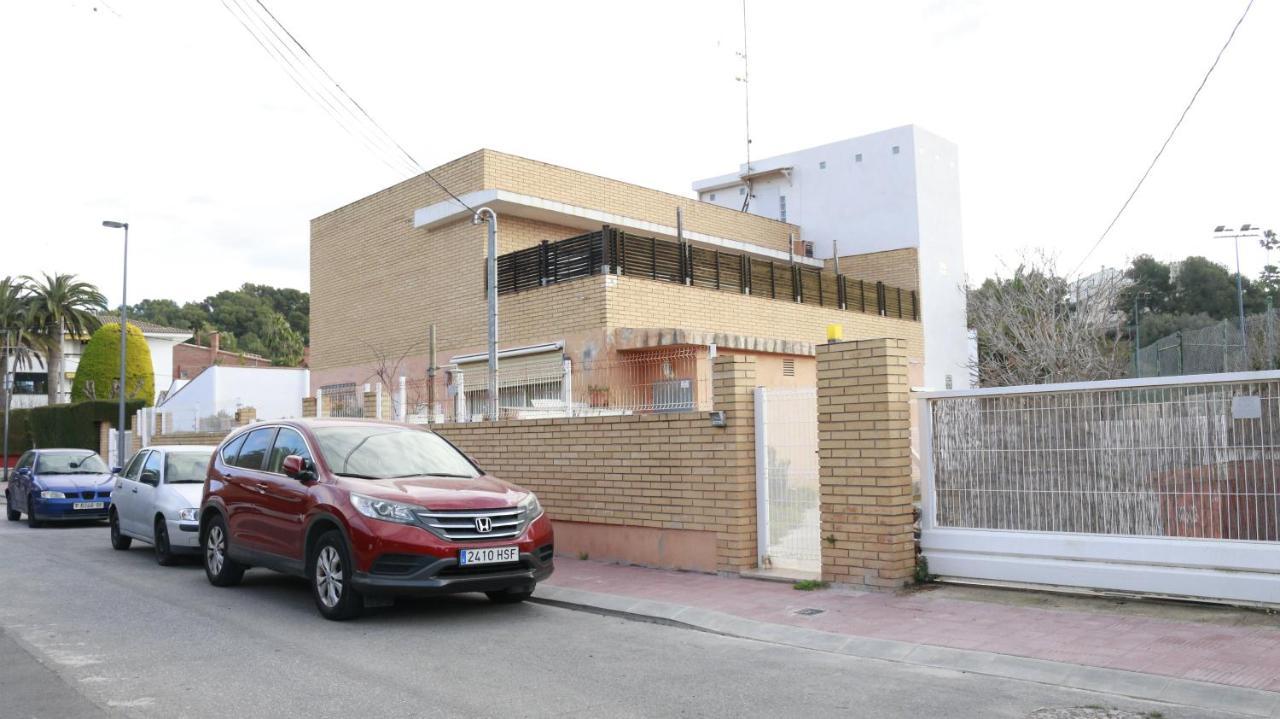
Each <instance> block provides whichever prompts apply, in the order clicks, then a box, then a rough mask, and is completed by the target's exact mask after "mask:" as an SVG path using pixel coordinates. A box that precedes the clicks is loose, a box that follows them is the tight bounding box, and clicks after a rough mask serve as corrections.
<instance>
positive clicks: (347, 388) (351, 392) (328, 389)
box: [320, 382, 364, 417]
mask: <svg viewBox="0 0 1280 719" xmlns="http://www.w3.org/2000/svg"><path fill="white" fill-rule="evenodd" d="M320 397H321V401H322V402H323V403H324V409H323V412H324V415H325V416H326V417H363V416H364V394H363V393H362V392H361V390H360V387H359V386H357V385H356V383H354V382H345V383H343V384H329V385H324V386H322V387H321V388H320Z"/></svg>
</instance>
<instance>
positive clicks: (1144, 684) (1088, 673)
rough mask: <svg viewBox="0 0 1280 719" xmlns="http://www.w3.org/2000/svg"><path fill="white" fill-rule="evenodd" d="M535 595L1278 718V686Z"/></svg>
mask: <svg viewBox="0 0 1280 719" xmlns="http://www.w3.org/2000/svg"><path fill="white" fill-rule="evenodd" d="M530 601H533V602H537V603H540V604H546V605H550V606H559V607H563V608H567V609H575V610H585V611H590V612H595V613H599V614H607V615H613V616H621V617H624V618H628V619H635V620H639V621H648V622H655V623H659V624H667V625H670V626H676V627H682V628H688V629H696V630H699V631H705V632H710V633H713V634H720V635H723V636H728V637H736V638H739V639H752V640H756V641H761V642H769V643H771V644H781V645H785V646H790V647H797V648H800V649H810V650H814V651H820V652H830V653H834V654H845V655H848V656H854V657H860V658H863V659H874V660H880V661H887V662H897V663H901V664H912V665H916V666H922V667H931V668H935V669H948V670H951V671H957V672H965V673H969V674H981V675H985V676H992V677H1001V678H1004V679H1016V680H1020V681H1027V682H1035V683H1037V684H1047V685H1052V686H1058V687H1067V688H1071V689H1082V690H1085V691H1093V692H1102V693H1105V694H1115V695H1118V696H1123V697H1127V698H1130V699H1142V700H1145V701H1154V702H1163V703H1166V704H1176V705H1183V706H1187V707H1190V708H1201V709H1213V710H1217V711H1226V712H1235V713H1237V714H1242V715H1245V716H1250V717H1265V718H1266V719H1280V693H1274V692H1267V691H1262V690H1259V689H1247V688H1243V687H1233V686H1227V685H1225V684H1212V683H1209V682H1198V681H1193V680H1190V679H1177V678H1174V677H1164V676H1159V675H1155V674H1143V673H1140V672H1131V671H1126V670H1123V669H1106V668H1102V667H1088V666H1083V665H1079V664H1068V663H1066V662H1057V661H1049V660H1045V659H1028V658H1026V657H1016V656H1012V655H1009V654H995V653H991V652H981V651H975V650H970V649H951V648H948V647H936V646H928V645H924V644H912V643H910V642H900V641H896V640H892V639H872V638H868V637H857V636H850V635H846V634H836V633H833V632H824V631H819V630H816V629H806V628H804V627H792V626H787V625H783V624H772V623H769V622H761V621H756V620H754V619H744V618H742V617H736V616H733V615H732V614H726V613H724V612H717V611H712V610H709V609H699V608H697V607H690V606H685V605H682V604H671V603H667V602H655V601H651V600H647V599H635V598H633V597H623V596H618V595H615V594H601V593H598V592H588V591H585V590H581V589H572V588H569V587H557V586H552V585H548V584H542V585H539V586H538V592H537V594H535V595H534V596H533V597H532V598H531V599H530Z"/></svg>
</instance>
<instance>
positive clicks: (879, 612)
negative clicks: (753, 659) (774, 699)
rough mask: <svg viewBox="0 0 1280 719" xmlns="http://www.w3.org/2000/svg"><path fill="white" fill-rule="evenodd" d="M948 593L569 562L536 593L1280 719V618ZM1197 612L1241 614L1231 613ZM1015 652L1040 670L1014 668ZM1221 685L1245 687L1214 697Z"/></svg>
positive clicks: (817, 644) (724, 628) (730, 630)
mask: <svg viewBox="0 0 1280 719" xmlns="http://www.w3.org/2000/svg"><path fill="white" fill-rule="evenodd" d="M544 590H545V591H544ZM949 593H951V594H955V593H960V594H962V593H963V590H956V591H955V592H950V591H948V590H942V591H932V592H931V591H927V590H926V591H913V592H904V593H900V594H891V593H879V592H870V593H864V592H856V591H851V590H845V589H826V590H818V591H810V592H803V591H797V590H795V589H793V588H792V587H791V585H790V584H786V583H780V582H768V581H761V580H753V579H740V578H733V577H721V576H715V575H708V574H697V573H689V572H676V571H664V570H656V569H645V568H640V567H628V566H621V565H614V564H606V563H603V562H592V561H581V560H576V559H571V558H559V559H558V561H557V563H556V573H555V574H554V575H553V576H552V578H551V579H550V580H549V581H548V582H546V583H545V585H544V587H541V588H539V592H538V595H537V596H539V597H540V598H541V599H543V600H549V601H553V602H562V603H568V604H582V605H586V606H589V607H593V608H596V609H603V610H609V611H618V612H623V613H628V614H639V615H647V616H651V617H654V618H658V619H663V620H670V621H675V622H682V623H686V624H692V625H694V626H698V627H700V628H703V629H708V630H711V631H720V632H723V633H726V634H738V635H743V636H756V637H757V638H762V639H766V640H769V639H773V638H777V640H779V641H781V642H783V643H789V644H797V645H800V646H810V647H811V648H814V649H825V650H830V651H843V652H845V653H856V654H861V655H864V656H878V657H880V658H885V659H890V660H898V661H914V662H916V663H923V664H933V665H939V666H951V665H954V666H952V668H956V669H960V670H962V671H969V670H972V671H980V672H981V671H985V672H986V673H995V674H1002V675H1006V676H1020V678H1028V679H1031V680H1033V681H1045V682H1048V683H1058V680H1057V678H1058V677H1062V676H1065V675H1072V676H1073V677H1074V680H1073V681H1066V682H1065V683H1067V684H1070V685H1083V686H1082V688H1084V687H1086V686H1087V687H1088V688H1099V687H1098V684H1099V683H1101V684H1102V685H1104V686H1103V690H1108V689H1106V686H1113V687H1114V688H1113V689H1111V690H1112V691H1115V693H1120V694H1126V695H1129V696H1146V697H1152V698H1165V697H1166V696H1173V695H1180V696H1184V697H1185V698H1188V699H1190V698H1193V696H1192V695H1194V696H1199V695H1201V694H1204V693H1206V692H1207V693H1211V694H1216V697H1215V699H1216V700H1221V701H1219V702H1218V703H1219V704H1222V703H1223V702H1225V703H1226V704H1228V705H1231V704H1232V703H1233V702H1240V705H1239V706H1235V708H1236V709H1237V710H1240V711H1242V713H1246V714H1254V715H1258V716H1280V694H1277V693H1275V692H1280V617H1275V616H1270V617H1268V616H1266V615H1262V614H1257V613H1247V614H1246V615H1245V616H1246V617H1247V618H1248V619H1250V621H1248V622H1241V623H1239V624H1240V625H1229V624H1226V623H1222V622H1215V621H1176V620H1170V619H1165V618H1160V617H1152V616H1143V615H1141V614H1134V613H1132V612H1118V611H1105V610H1104V611H1097V610H1093V611H1080V610H1069V609H1062V608H1039V607H1028V606H1017V605H1016V604H1011V603H1008V602H992V601H973V600H969V599H959V598H953V597H949V596H947V595H948V594H949ZM1037 596H1038V595H1037ZM815 610H816V611H815ZM1188 611H1197V612H1199V613H1200V614H1203V615H1207V616H1209V617H1213V616H1215V613H1218V612H1221V613H1222V614H1224V615H1226V616H1231V615H1232V614H1233V613H1234V614H1235V615H1236V616H1240V613H1239V612H1237V611H1236V610H1231V609H1226V608H1224V609H1221V610H1218V609H1201V610H1188ZM1172 613H1173V614H1177V612H1172ZM787 628H794V631H787ZM945 650H961V651H952V652H948V651H945ZM1013 657H1020V658H1025V660H1030V661H1021V662H1020V663H1018V662H1012V661H1010V659H1011V658H1013ZM1015 664H1016V668H1014V669H1011V670H1010V671H1005V669H1006V668H1009V667H1014V665H1015ZM1088 667H1093V668H1098V669H1095V670H1093V671H1092V672H1090V671H1089V670H1086V669H1085V668H1088ZM1103 670H1114V671H1110V672H1107V671H1103ZM1214 685H1220V686H1221V688H1222V689H1224V690H1226V689H1227V687H1235V688H1239V689H1238V690H1235V691H1227V692H1216V693H1215V692H1213V691H1212V690H1213V689H1214ZM1180 693H1181V694H1180ZM1171 701H1176V700H1171ZM1186 703H1188V704H1195V703H1196V702H1193V701H1187V702H1186Z"/></svg>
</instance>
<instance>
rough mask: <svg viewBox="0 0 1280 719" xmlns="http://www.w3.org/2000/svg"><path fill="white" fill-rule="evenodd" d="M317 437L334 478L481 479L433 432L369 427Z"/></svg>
mask: <svg viewBox="0 0 1280 719" xmlns="http://www.w3.org/2000/svg"><path fill="white" fill-rule="evenodd" d="M314 434H315V436H316V440H317V441H318V442H319V445H320V454H321V455H323V456H324V461H325V464H327V465H329V469H330V470H331V471H332V472H333V473H334V474H340V475H347V476H354V477H363V478H366V479H393V478H400V477H420V476H424V475H429V476H437V477H438V476H445V477H463V478H472V477H477V476H479V472H477V471H476V468H475V466H474V465H472V464H471V462H470V461H469V460H468V459H467V458H466V457H464V456H463V455H462V453H461V452H459V451H458V450H456V449H454V448H453V446H452V445H450V444H449V443H448V442H446V441H444V440H443V439H442V438H440V437H439V436H437V435H435V434H432V433H431V432H425V431H422V430H416V429H410V428H408V427H392V426H386V425H370V426H368V427H320V428H317V429H315V430H314Z"/></svg>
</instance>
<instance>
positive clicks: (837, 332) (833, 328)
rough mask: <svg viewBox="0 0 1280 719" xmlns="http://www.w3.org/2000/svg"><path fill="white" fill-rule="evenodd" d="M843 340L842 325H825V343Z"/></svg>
mask: <svg viewBox="0 0 1280 719" xmlns="http://www.w3.org/2000/svg"><path fill="white" fill-rule="evenodd" d="M843 339H844V325H827V341H828V342H839V341H840V340H843Z"/></svg>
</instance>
